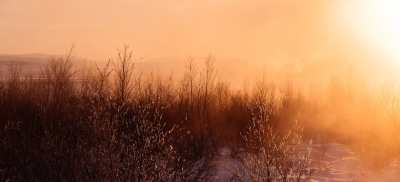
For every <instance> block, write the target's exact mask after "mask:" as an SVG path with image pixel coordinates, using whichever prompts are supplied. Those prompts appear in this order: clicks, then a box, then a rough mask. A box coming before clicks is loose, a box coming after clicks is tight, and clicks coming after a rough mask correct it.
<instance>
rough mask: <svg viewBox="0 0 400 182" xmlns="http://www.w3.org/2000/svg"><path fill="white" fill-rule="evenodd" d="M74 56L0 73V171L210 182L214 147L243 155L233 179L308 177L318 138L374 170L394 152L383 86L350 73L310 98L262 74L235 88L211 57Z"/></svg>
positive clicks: (61, 177) (395, 116)
mask: <svg viewBox="0 0 400 182" xmlns="http://www.w3.org/2000/svg"><path fill="white" fill-rule="evenodd" d="M73 58H74V46H73V47H72V48H71V49H70V50H69V51H68V52H67V54H66V55H65V56H62V57H54V58H52V59H51V61H50V63H49V64H48V65H47V66H45V67H44V68H43V69H42V71H41V74H39V75H32V74H31V75H27V74H25V73H22V72H21V65H17V64H10V65H8V70H7V71H6V72H4V73H2V74H1V79H0V181H210V180H212V179H214V176H215V175H216V173H217V171H216V170H217V165H218V163H217V161H218V158H219V156H220V152H221V149H222V148H229V150H230V152H231V153H230V154H231V157H232V158H235V159H240V160H241V161H242V163H241V165H237V166H236V168H233V169H231V172H232V175H233V176H232V178H231V180H233V181H248V180H251V181H307V180H309V179H310V176H311V175H312V174H313V173H314V172H315V171H317V170H318V169H320V165H321V161H322V160H323V157H324V154H325V152H326V142H324V141H325V139H324V140H322V139H321V138H329V140H330V141H335V142H341V143H345V144H348V145H350V146H352V147H353V148H354V149H355V151H356V152H357V154H358V155H359V156H360V158H362V159H365V162H366V163H367V164H366V166H369V167H370V168H372V169H374V170H377V171H378V170H380V169H384V167H385V166H387V165H388V164H389V163H390V161H392V160H393V159H394V158H396V157H397V156H398V153H399V149H398V147H397V146H398V145H397V143H398V142H399V140H398V139H397V138H398V134H397V131H398V129H399V125H398V122H399V120H400V117H399V116H400V115H399V113H400V112H399V108H400V107H398V106H399V104H398V103H399V98H400V97H399V96H398V95H399V92H398V91H397V89H395V87H392V86H388V85H387V86H384V87H382V88H381V89H376V90H374V89H372V88H369V87H367V86H366V85H365V84H363V83H362V82H361V81H359V79H356V78H355V77H354V75H351V76H349V78H348V79H347V80H345V81H343V80H342V79H340V78H335V79H332V82H331V84H330V85H329V87H327V91H326V92H325V93H326V94H321V95H322V96H317V95H306V94H304V93H305V92H302V91H300V90H296V88H295V86H294V85H293V84H292V83H291V82H290V81H288V82H286V83H285V84H282V85H278V84H275V83H273V82H270V81H268V79H267V78H266V77H265V76H264V78H262V79H261V80H260V81H259V82H257V83H256V84H255V85H254V86H253V89H242V90H234V89H232V88H230V85H229V82H226V81H221V80H219V79H218V77H217V68H215V67H214V62H215V60H216V58H215V57H214V56H213V55H209V56H208V57H207V59H206V60H205V62H204V67H197V65H195V63H194V62H193V59H192V58H189V60H188V61H187V63H186V65H185V66H186V70H185V73H184V76H183V77H182V78H177V79H176V78H173V77H172V76H170V77H168V78H166V77H165V76H160V75H156V74H154V73H151V74H142V73H140V72H137V71H135V61H134V59H133V57H132V52H131V50H130V49H129V46H124V47H123V48H122V49H119V50H118V57H117V59H116V60H110V61H109V62H108V64H107V65H106V67H105V68H99V67H98V66H97V65H87V67H84V68H82V69H79V70H78V69H76V68H74V59H73ZM11 62H12V61H11ZM176 80H178V81H176ZM175 81H176V82H175ZM299 113H300V114H299ZM383 133H385V134H383ZM315 136H318V137H315ZM389 140H392V141H390V142H389ZM311 141H313V142H314V144H315V143H319V144H320V145H319V146H321V147H320V148H318V147H317V148H315V147H314V145H312V144H313V143H312V142H311ZM378 143H379V145H378ZM366 151H373V152H366ZM375 151H376V152H375ZM388 151H390V152H388ZM381 159H384V160H381Z"/></svg>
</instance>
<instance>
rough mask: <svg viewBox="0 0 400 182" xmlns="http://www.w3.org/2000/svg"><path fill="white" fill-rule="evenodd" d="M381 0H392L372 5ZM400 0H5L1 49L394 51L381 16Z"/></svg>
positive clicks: (150, 54)
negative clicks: (72, 47) (374, 33)
mask: <svg viewBox="0 0 400 182" xmlns="http://www.w3.org/2000/svg"><path fill="white" fill-rule="evenodd" d="M364 2H369V3H364ZM376 2H387V3H386V5H382V6H381V7H380V9H374V8H375V7H376V4H375V3H376ZM398 5H399V3H396V1H393V0H384V1H378V0H377V1H360V0H352V1H344V0H342V1H340V0H338V1H325V0H324V1H322V0H308V1H298V0H289V1H281V0H276V1H275V0H272V1H271V0H262V1H261V0H260V1H239V0H201V1H200V0H185V1H177V0H168V1H164V0H155V1H144V0H138V1H133V0H118V1H108V0H84V1H82V0H68V1H66V0H65V1H54V0H36V1H32V0H1V1H0V40H1V43H0V54H26V53H48V54H63V53H64V52H65V50H66V49H67V48H69V46H70V44H71V43H73V42H75V43H76V45H77V47H76V48H77V51H78V54H77V56H79V57H83V58H88V59H95V60H107V59H109V58H112V57H115V55H116V48H117V47H122V46H123V44H129V45H130V46H131V48H133V50H134V57H137V58H139V57H143V58H144V59H151V58H157V57H188V56H194V57H196V56H206V55H208V54H209V53H213V54H216V55H217V57H231V58H237V59H243V60H247V61H257V62H260V63H262V62H264V61H271V60H273V61H288V62H289V63H290V62H293V61H294V62H296V61H299V60H300V61H304V60H307V61H311V62H312V61H319V60H322V61H325V62H327V61H326V60H328V62H335V61H343V60H363V61H369V60H376V59H394V58H393V57H395V56H393V54H392V53H393V52H396V51H397V50H398V49H396V45H398V44H396V45H391V43H390V41H389V40H392V39H393V38H392V37H389V38H388V36H387V35H392V34H388V33H387V32H386V30H388V29H391V31H392V33H393V30H396V29H395V28H396V27H393V26H387V27H384V26H381V25H380V24H379V22H381V20H382V19H383V20H389V21H388V22H386V24H385V25H391V24H396V23H397V24H399V23H400V20H399V21H398V22H392V21H391V19H388V18H387V16H390V17H396V14H390V12H392V11H389V14H382V12H387V10H386V9H385V8H387V7H394V8H393V12H395V11H397V9H399V8H400V7H399V8H396V7H397V6H398ZM374 13H375V14H374ZM366 15H368V16H369V17H367V16H366ZM399 17H400V16H399ZM364 18H365V19H364ZM366 19H368V20H366ZM397 19H398V18H397ZM394 20H396V19H394ZM377 22H378V23H377ZM374 23H375V24H374ZM376 27H383V28H380V29H377V28H376ZM367 29H368V30H369V29H372V30H373V32H379V35H372V34H373V33H372V31H367ZM364 30H365V31H364ZM399 30H400V29H399ZM381 34H382V35H386V37H384V36H380V35H381ZM383 37H384V38H383ZM386 39H387V40H386ZM394 40H399V41H400V38H398V39H394ZM388 41H389V43H388ZM392 44H393V43H392ZM371 45H372V46H371ZM388 45H391V47H392V48H390V49H391V51H387V50H389V48H386V47H388ZM385 46H386V47H385ZM382 47H384V48H382ZM393 47H394V48H393ZM371 50H373V51H371ZM399 58H400V56H399Z"/></svg>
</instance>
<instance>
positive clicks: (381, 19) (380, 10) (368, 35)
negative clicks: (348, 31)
mask: <svg viewBox="0 0 400 182" xmlns="http://www.w3.org/2000/svg"><path fill="white" fill-rule="evenodd" d="M399 10H400V1H397V0H368V1H354V2H352V3H349V4H347V5H346V8H345V14H346V15H345V16H346V17H347V18H348V19H347V20H346V21H350V22H348V23H349V24H350V26H351V27H352V29H354V31H355V32H356V34H357V36H360V38H361V39H363V40H365V41H366V43H367V44H369V46H370V47H371V48H372V49H374V50H378V51H380V52H383V53H384V54H386V55H387V56H389V57H390V58H392V59H393V61H395V62H396V64H397V65H398V66H399V67H400V11H399Z"/></svg>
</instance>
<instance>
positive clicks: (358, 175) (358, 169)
mask: <svg viewBox="0 0 400 182" xmlns="http://www.w3.org/2000/svg"><path fill="white" fill-rule="evenodd" d="M220 155H221V157H220V160H219V169H218V173H217V176H216V178H215V180H214V181H226V179H227V178H228V177H229V176H230V175H231V174H230V171H229V170H228V169H227V167H229V168H231V169H232V168H234V166H235V165H239V164H240V162H239V161H238V160H236V159H233V158H231V157H230V150H229V149H228V148H223V149H222V150H221V153H220ZM362 164H363V163H362V162H360V160H359V159H358V158H357V157H356V155H355V153H354V152H353V151H352V150H351V149H350V148H349V147H347V146H346V145H343V144H339V143H331V144H328V149H327V152H326V156H325V157H324V160H323V165H322V167H321V169H320V171H318V172H316V173H315V174H314V175H313V176H312V177H311V181H327V182H328V181H329V182H343V181H346V182H348V181H376V182H393V181H400V180H399V179H400V162H399V161H393V162H392V163H391V164H390V166H388V168H387V169H386V170H385V171H384V172H383V173H380V174H377V173H375V172H373V171H371V170H368V169H367V167H365V165H362Z"/></svg>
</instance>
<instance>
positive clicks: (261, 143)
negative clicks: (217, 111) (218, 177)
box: [230, 108, 321, 181]
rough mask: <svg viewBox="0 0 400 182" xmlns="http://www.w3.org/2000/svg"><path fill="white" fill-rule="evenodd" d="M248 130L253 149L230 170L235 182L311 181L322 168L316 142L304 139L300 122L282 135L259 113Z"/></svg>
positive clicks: (249, 141)
mask: <svg viewBox="0 0 400 182" xmlns="http://www.w3.org/2000/svg"><path fill="white" fill-rule="evenodd" d="M260 110H263V108H261V109H260ZM248 129H249V131H248V132H247V133H245V134H243V135H242V136H243V138H244V139H245V141H246V143H247V146H246V147H247V148H248V149H250V150H248V151H247V152H246V153H245V156H243V158H242V164H241V165H240V166H235V168H234V169H230V170H231V172H232V178H231V181H307V180H308V179H309V178H310V176H311V175H312V174H313V173H314V172H316V171H317V170H318V167H319V164H320V161H319V160H321V159H317V160H314V159H313V158H312V157H311V156H312V154H311V152H312V146H311V144H312V141H311V140H310V141H309V143H308V144H307V143H304V142H303V141H304V140H303V138H302V128H301V127H300V126H298V125H297V124H296V125H294V126H293V128H292V129H291V130H289V131H288V132H287V133H285V134H280V133H279V132H278V131H276V130H274V128H273V126H271V125H270V124H269V123H268V117H267V118H265V115H263V114H259V115H258V116H257V117H253V119H252V121H251V122H250V125H249V127H248Z"/></svg>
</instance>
